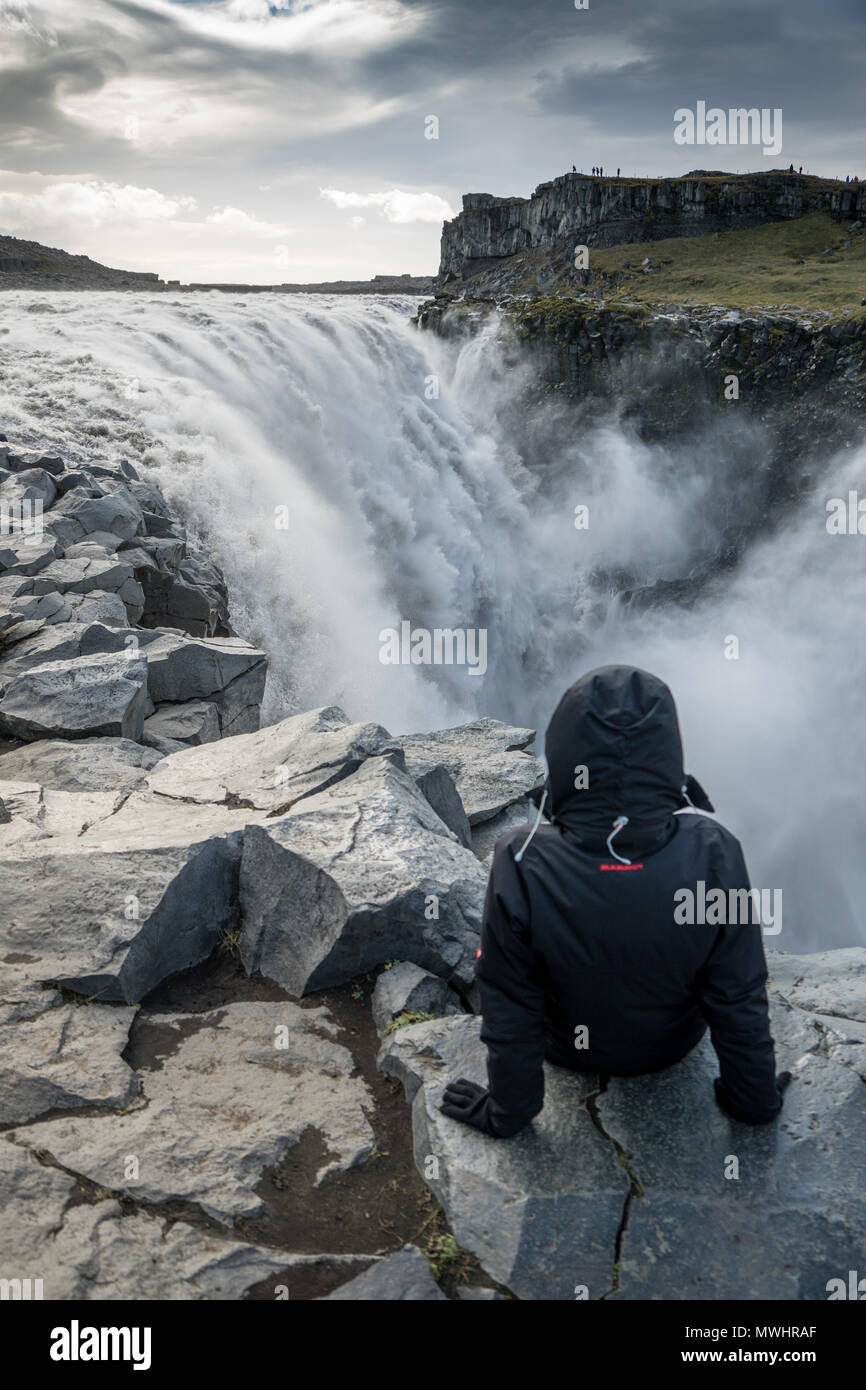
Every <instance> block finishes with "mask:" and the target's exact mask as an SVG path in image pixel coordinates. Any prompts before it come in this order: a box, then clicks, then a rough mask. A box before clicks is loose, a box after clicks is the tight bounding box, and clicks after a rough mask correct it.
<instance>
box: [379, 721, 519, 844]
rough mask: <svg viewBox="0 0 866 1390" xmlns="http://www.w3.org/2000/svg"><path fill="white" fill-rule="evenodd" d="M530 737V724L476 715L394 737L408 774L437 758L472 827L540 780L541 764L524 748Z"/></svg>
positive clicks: (416, 772)
mask: <svg viewBox="0 0 866 1390" xmlns="http://www.w3.org/2000/svg"><path fill="white" fill-rule="evenodd" d="M534 738H535V730H534V729H515V728H512V727H511V726H510V725H509V724H503V723H501V722H500V721H499V720H498V719H476V720H474V721H473V722H472V723H471V724H461V725H459V726H457V727H456V728H453V729H439V730H437V731H436V732H435V733H432V734H405V735H400V742H401V744H402V745H403V748H404V750H405V753H406V767H407V768H408V770H409V772H411V773H412V775H413V777H419V776H421V775H423V774H424V773H425V772H427V771H429V769H430V768H432V767H435V766H436V764H437V763H441V764H442V765H443V766H444V767H445V768H446V769H447V770H448V772H449V773H450V774H451V776H452V778H453V779H454V783H455V785H456V787H457V791H458V792H459V794H460V800H461V801H462V803H463V805H464V807H465V809H466V814H467V816H468V817H469V824H470V825H471V826H472V827H473V828H474V827H475V826H476V825H478V824H480V823H481V822H482V821H487V820H492V819H493V817H494V816H496V815H498V814H499V812H500V811H503V810H504V809H505V808H506V806H510V805H511V804H512V802H515V801H520V800H521V799H522V798H523V797H526V796H528V795H529V793H530V792H532V791H535V790H537V789H538V788H539V787H541V786H542V785H543V783H544V778H545V772H544V764H543V763H542V762H541V760H540V758H536V757H534V756H533V755H532V754H531V753H527V752H526V751H525V750H526V748H527V747H528V745H529V744H530V743H532V741H533V739H534Z"/></svg>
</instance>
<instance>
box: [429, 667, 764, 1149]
mask: <svg viewBox="0 0 866 1390" xmlns="http://www.w3.org/2000/svg"><path fill="white" fill-rule="evenodd" d="M546 754H547V760H548V781H547V787H546V791H545V798H546V801H547V803H548V810H549V812H550V813H551V814H552V817H553V820H552V823H551V824H547V825H540V824H537V826H536V828H535V830H534V831H531V828H530V827H528V826H526V827H519V828H518V829H516V830H513V831H510V832H508V833H507V834H506V835H504V836H502V837H501V838H500V839H499V840H498V841H497V843H496V849H495V853H494V862H493V867H492V870H491V875H490V882H489V885H488V892H487V900H486V904H485V913H484V927H483V933H482V943H481V952H480V959H479V962H478V970H477V979H478V984H479V989H480V994H481V1004H482V1032H481V1037H482V1040H483V1041H484V1042H485V1043H486V1044H487V1047H488V1072H489V1080H490V1094H489V1096H485V1095H484V1093H482V1092H479V1089H478V1088H477V1087H474V1088H473V1087H470V1086H469V1083H464V1082H459V1083H457V1088H458V1089H457V1090H456V1091H455V1092H454V1093H453V1094H450V1095H449V1092H446V1098H445V1104H444V1105H443V1109H444V1110H445V1112H446V1113H447V1114H452V1115H453V1116H454V1118H457V1119H464V1120H468V1122H469V1123H473V1124H477V1125H478V1127H479V1128H484V1129H486V1130H487V1131H488V1132H490V1133H493V1134H496V1135H498V1136H500V1137H505V1136H507V1135H508V1134H512V1133H515V1132H516V1131H517V1130H518V1129H520V1128H522V1127H523V1125H525V1124H527V1123H528V1122H529V1120H531V1119H532V1117H533V1115H535V1114H537V1113H538V1111H539V1110H540V1108H541V1105H542V1103H543V1096H544V1082H543V1066H542V1064H543V1060H544V1058H545V1056H546V1057H547V1059H548V1060H549V1061H552V1062H555V1063H557V1064H558V1065H560V1066H566V1067H571V1068H576V1069H579V1070H586V1071H597V1072H602V1073H610V1074H613V1075H629V1074H635V1073H641V1072H647V1071H653V1070H657V1069H659V1068H661V1067H666V1066H670V1065H672V1064H673V1063H675V1062H677V1061H679V1060H681V1059H682V1058H683V1057H684V1056H685V1055H686V1054H687V1053H688V1052H690V1051H691V1049H692V1048H693V1047H694V1046H695V1045H696V1044H697V1043H698V1042H699V1040H700V1038H701V1037H702V1035H703V1033H704V1032H705V1031H706V1027H707V1025H709V1027H710V1030H711V1036H712V1040H713V1044H714V1046H715V1048H716V1051H717V1054H718V1056H719V1061H720V1065H721V1073H722V1077H721V1084H720V1085H719V1086H718V1087H717V1090H718V1093H719V1099H720V1102H721V1103H722V1104H723V1105H724V1106H725V1108H726V1109H728V1110H729V1111H730V1113H731V1114H733V1115H734V1116H736V1117H737V1118H741V1119H743V1120H745V1121H747V1122H748V1123H753V1124H755V1123H764V1122H766V1121H768V1120H770V1119H772V1118H773V1117H774V1116H775V1115H776V1114H777V1113H778V1111H779V1109H780V1106H781V1099H780V1094H779V1089H778V1087H777V1082H776V1076H775V1060H774V1054H773V1044H772V1040H771V1038H770V1033H769V1025H768V1016H767V1000H766V988H765V981H766V965H765V960H764V950H763V942H762V936H761V925H760V922H759V921H755V920H753V915H754V911H753V902H752V900H751V898H750V896H749V894H748V889H749V881H748V876H747V872H746V866H745V863H744V860H743V855H742V851H741V849H740V845H739V843H738V841H737V840H736V839H735V838H734V836H733V835H731V834H730V833H729V832H728V831H727V830H725V829H724V827H723V826H721V825H719V824H718V823H717V822H716V821H714V820H711V819H709V817H707V816H704V815H700V814H692V813H691V812H689V813H687V814H682V815H681V814H676V813H677V812H678V811H679V810H680V809H681V808H683V807H685V806H686V805H688V804H690V803H694V804H695V805H696V806H699V807H703V808H704V809H708V810H712V807H711V806H710V804H709V802H708V801H707V799H706V796H705V794H704V793H703V791H702V789H701V788H700V786H699V784H698V783H696V782H695V781H694V779H692V778H687V777H686V775H685V773H684V771H683V758H682V744H681V740H680V733H679V726H678V722H677V716H676V708H675V706H674V702H673V697H672V696H671V693H670V691H669V690H668V688H667V686H666V685H664V683H663V682H662V681H660V680H658V679H657V678H656V677H654V676H651V675H649V674H648V673H647V672H644V671H639V670H637V669H636V668H634V667H623V666H610V667H603V668H601V669H600V670H598V671H594V672H591V673H590V674H589V675H588V676H585V677H584V678H583V679H582V680H580V681H578V682H577V684H576V685H574V686H572V687H571V689H570V690H568V691H567V692H566V694H565V695H564V696H563V698H562V700H561V701H560V704H559V706H558V708H557V710H556V713H555V714H554V716H553V719H552V720H551V723H550V726H549V728H548V731H547V739H546ZM714 890H717V892H716V895H715V896H714ZM690 895H691V896H690ZM690 903H691V905H692V908H693V910H692V911H691V912H689V905H690ZM707 904H710V906H709V907H707ZM722 907H723V911H722ZM729 907H730V908H732V909H734V910H735V913H736V916H737V918H738V919H739V920H738V922H735V923H733V924H730V925H719V923H720V922H726V921H728V908H729ZM702 909H703V910H702ZM459 1088H463V1090H462V1092H461V1091H460V1089H459ZM467 1088H468V1089H467ZM473 1106H474V1108H473ZM469 1112H471V1113H469Z"/></svg>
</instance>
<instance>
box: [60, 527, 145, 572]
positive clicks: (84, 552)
mask: <svg viewBox="0 0 866 1390" xmlns="http://www.w3.org/2000/svg"><path fill="white" fill-rule="evenodd" d="M127 544H128V542H125V541H122V540H121V538H120V536H116V535H115V534H114V532H113V531H91V532H90V534H89V535H88V537H87V540H86V541H79V542H78V544H77V545H71V546H70V547H69V549H68V550H66V551H65V552H64V556H63V558H64V559H65V560H74V559H77V558H78V557H80V556H84V557H85V558H87V557H91V556H93V555H98V553H99V552H100V551H102V552H103V553H104V554H105V555H113V554H114V552H115V551H116V550H118V549H119V548H120V547H121V546H124V556H123V558H124V560H125V562H126V563H127V564H128V565H130V564H132V560H131V559H130V558H129V556H128V554H127V553H126V545H127Z"/></svg>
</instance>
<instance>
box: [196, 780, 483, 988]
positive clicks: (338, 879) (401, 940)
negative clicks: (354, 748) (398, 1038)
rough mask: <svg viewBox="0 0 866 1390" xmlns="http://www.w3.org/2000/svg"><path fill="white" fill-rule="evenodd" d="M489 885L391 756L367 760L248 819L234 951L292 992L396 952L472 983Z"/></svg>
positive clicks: (325, 984) (346, 975)
mask: <svg viewBox="0 0 866 1390" xmlns="http://www.w3.org/2000/svg"><path fill="white" fill-rule="evenodd" d="M178 756H179V755H178ZM485 886H486V882H485V875H484V872H483V870H482V869H481V866H480V865H479V863H478V861H477V860H476V858H475V856H474V855H473V854H471V852H470V851H469V850H467V849H464V848H463V846H462V845H461V844H459V843H458V841H457V839H456V837H455V836H454V835H452V834H451V832H450V831H449V830H447V829H446V827H445V826H444V825H443V823H442V821H441V820H440V819H439V817H438V816H437V815H436V813H435V812H434V811H433V810H432V808H431V807H430V805H429V804H428V802H427V801H426V800H425V799H424V797H423V796H422V795H421V793H420V792H419V790H418V788H417V787H416V785H415V783H414V781H413V780H412V778H411V777H409V776H408V775H407V774H406V773H405V772H404V771H403V770H402V768H401V767H399V766H398V765H397V763H396V761H395V760H394V759H393V758H392V757H383V758H378V757H377V758H369V759H367V761H366V762H364V763H362V764H361V766H360V767H359V768H358V770H357V771H356V772H354V773H353V774H352V775H351V776H350V777H347V778H344V779H343V780H342V781H338V782H335V783H333V784H332V785H331V786H330V787H328V788H327V790H326V791H323V792H319V793H318V794H317V795H315V796H309V797H306V798H304V799H303V800H302V801H298V802H296V803H295V804H294V806H292V808H291V809H290V810H289V812H288V813H287V814H285V815H282V816H279V817H278V818H272V819H268V820H267V821H266V822H264V823H263V824H259V825H251V826H249V827H248V829H247V831H246V834H245V836H244V851H243V859H242V863H241V883H240V892H241V910H242V914H243V922H244V926H243V934H242V937H241V956H242V959H243V961H244V964H245V966H246V967H247V969H248V970H249V971H254V970H259V971H261V973H262V974H263V975H266V976H267V977H268V978H269V979H273V980H276V981H277V982H278V983H280V984H282V985H283V986H284V988H286V989H288V990H289V991H290V993H292V994H298V995H300V994H305V993H308V992H310V991H312V990H316V989H326V988H329V987H331V986H334V985H338V984H342V983H344V982H345V981H346V980H349V979H351V978H352V977H353V976H355V975H358V974H361V973H363V972H364V971H365V970H370V969H372V968H373V967H374V966H376V965H381V964H383V963H384V961H386V960H389V959H394V958H395V957H396V958H398V959H402V960H412V961H414V962H415V963H416V964H417V965H421V966H423V967H424V968H425V969H427V970H432V971H433V972H434V973H435V974H437V975H441V976H442V977H443V978H445V979H446V980H449V981H453V982H455V983H460V984H462V985H463V986H464V987H468V985H469V984H470V983H471V980H472V977H473V973H474V968H475V952H476V949H477V946H478V941H479V931H480V923H481V908H482V904H483V898H484V891H485Z"/></svg>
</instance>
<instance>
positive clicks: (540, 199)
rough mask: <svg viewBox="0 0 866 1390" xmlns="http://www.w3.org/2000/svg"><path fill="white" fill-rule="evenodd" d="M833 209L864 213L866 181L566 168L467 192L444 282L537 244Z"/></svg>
mask: <svg viewBox="0 0 866 1390" xmlns="http://www.w3.org/2000/svg"><path fill="white" fill-rule="evenodd" d="M810 212H827V213H830V214H831V215H832V216H833V217H835V218H840V219H841V218H847V219H849V220H853V219H855V218H858V217H860V216H863V215H864V214H866V184H840V183H838V182H836V181H834V180H826V179H817V178H811V177H808V176H805V175H802V176H801V175H797V174H790V173H784V172H782V171H778V170H774V171H773V172H771V173H767V174H748V175H742V176H734V175H730V174H715V173H704V172H702V171H696V172H694V173H692V174H687V175H685V176H684V177H683V178H679V179H612V178H589V177H587V176H586V175H585V174H564V175H563V176H562V177H560V178H558V179H553V180H551V181H550V182H549V183H542V184H539V185H538V187H537V188H536V190H535V192H534V193H533V194H532V196H531V197H529V198H497V197H494V196H492V195H491V194H489V193H467V194H465V195H464V198H463V210H462V212H459V213H458V214H457V216H456V217H455V218H453V219H452V220H451V221H450V222H446V223H445V225H444V227H443V229H442V244H441V257H440V263H439V276H438V283H439V285H440V286H446V285H448V284H449V283H450V282H451V281H453V280H465V279H469V278H471V277H472V276H474V275H477V274H479V273H480V272H482V271H484V270H487V269H489V268H490V266H491V262H495V261H496V260H499V259H501V258H503V257H506V256H514V255H517V254H518V253H520V252H525V251H536V250H540V251H543V252H546V253H547V254H548V255H550V256H554V255H557V254H564V255H566V257H567V258H568V259H570V258H571V257H572V256H573V252H574V247H575V244H581V245H585V246H587V247H608V246H616V245H619V244H621V243H623V242H643V241H653V240H658V239H661V238H666V237H681V236H705V235H707V234H708V233H710V232H716V231H722V230H732V229H737V228H745V227H752V226H757V225H759V224H761V223H766V222H772V221H780V220H784V219H792V218H798V217H802V216H804V215H806V214H807V213H810Z"/></svg>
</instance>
